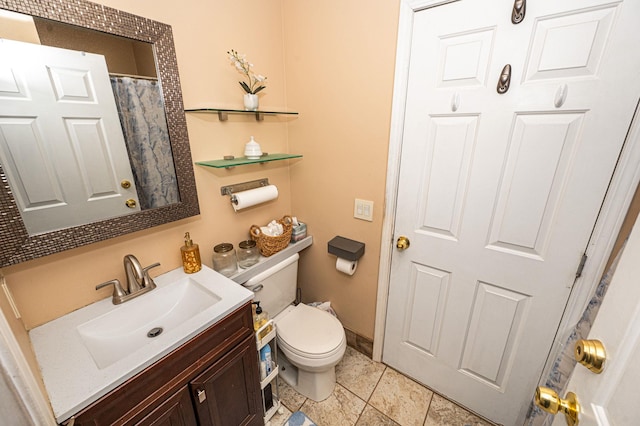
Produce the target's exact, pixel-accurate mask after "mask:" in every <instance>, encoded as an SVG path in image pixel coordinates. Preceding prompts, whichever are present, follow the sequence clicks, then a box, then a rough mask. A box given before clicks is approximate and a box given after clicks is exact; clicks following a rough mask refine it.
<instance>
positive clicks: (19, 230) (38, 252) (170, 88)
mask: <svg viewBox="0 0 640 426" xmlns="http://www.w3.org/2000/svg"><path fill="white" fill-rule="evenodd" d="M0 9H4V10H7V11H12V12H18V13H22V14H25V15H29V16H31V17H34V18H43V19H45V20H49V21H50V22H57V23H62V24H69V25H73V26H77V27H82V28H83V29H86V30H93V31H98V32H100V33H102V34H103V35H104V34H108V35H111V36H114V37H116V38H119V39H121V40H131V41H132V42H134V43H135V44H139V45H143V46H145V45H146V46H149V47H150V49H146V50H147V51H148V52H150V53H151V55H152V56H153V58H152V59H151V64H152V68H155V69H154V70H153V69H152V70H147V71H146V72H145V74H155V75H154V77H157V81H156V82H154V84H156V85H157V86H158V87H159V88H160V99H161V102H162V104H163V106H164V115H165V118H166V128H167V131H168V135H169V143H170V154H171V153H172V154H173V156H172V158H171V157H170V158H169V162H171V161H172V163H173V168H174V169H175V179H176V180H177V191H178V195H177V197H176V198H175V199H174V200H172V201H171V202H170V203H165V204H166V205H162V207H147V208H146V209H145V208H143V209H141V210H140V211H137V212H135V213H131V214H125V215H121V216H118V217H114V218H107V219H104V220H98V221H95V222H92V223H88V224H79V225H75V224H71V225H69V226H67V227H65V228H63V229H58V230H54V231H51V232H43V233H34V232H31V233H29V231H28V230H27V228H26V227H25V223H24V222H23V219H22V217H21V215H20V213H19V209H18V205H17V203H16V199H15V194H16V191H15V190H12V188H11V186H10V179H8V174H7V170H5V169H3V168H2V167H3V165H2V164H0V179H2V189H1V190H0V244H1V245H2V247H1V248H0V267H2V266H8V265H13V264H17V263H20V262H24V261H27V260H31V259H35V258H38V257H41V256H46V255H49V254H53V253H57V252H61V251H64V250H68V249H72V248H75V247H80V246H83V245H86V244H91V243H94V242H98V241H102V240H106V239H109V238H113V237H117V236H121V235H124V234H127V233H130V232H134V231H139V230H142V229H146V228H149V227H153V226H157V225H161V224H164V223H167V222H171V221H175V220H180V219H183V218H186V217H190V216H195V215H197V214H199V207H198V199H197V193H196V187H195V179H194V174H193V163H192V161H191V152H190V149H189V140H188V135H187V129H186V120H185V116H184V108H183V103H182V93H181V90H180V82H179V77H178V68H177V61H176V55H175V49H174V45H173V36H172V32H171V27H170V26H168V25H166V24H162V23H160V22H156V21H153V20H150V19H146V18H142V17H139V16H136V15H132V14H130V13H127V12H123V11H119V10H116V9H112V8H109V7H105V6H102V5H99V4H95V3H91V2H88V1H84V0H21V1H19V2H16V1H12V0H0ZM44 22H47V21H44ZM146 55H147V56H149V54H148V53H147V54H146ZM144 161H148V160H147V159H145V160H144ZM175 201H177V202H175Z"/></svg>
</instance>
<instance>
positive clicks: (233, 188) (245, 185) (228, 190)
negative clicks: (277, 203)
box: [220, 178, 269, 195]
mask: <svg viewBox="0 0 640 426" xmlns="http://www.w3.org/2000/svg"><path fill="white" fill-rule="evenodd" d="M268 185H269V179H267V178H264V179H257V180H251V181H248V182H242V183H234V184H233V185H226V186H221V187H220V194H221V195H233V194H234V193H235V192H242V191H248V190H250V189H256V188H260V187H263V186H268Z"/></svg>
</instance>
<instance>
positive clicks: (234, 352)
mask: <svg viewBox="0 0 640 426" xmlns="http://www.w3.org/2000/svg"><path fill="white" fill-rule="evenodd" d="M263 415H264V413H263V412H262V400H261V395H260V382H259V374H258V365H257V360H256V342H255V336H254V333H253V322H252V318H251V305H250V304H249V303H247V304H245V305H243V306H242V307H240V308H239V309H237V310H236V311H235V312H232V313H231V314H229V315H227V316H226V317H225V318H223V319H222V320H220V321H218V322H217V323H216V324H214V325H213V326H211V327H209V328H208V329H207V330H205V331H203V332H202V333H200V334H199V335H197V336H196V337H194V338H193V339H191V340H189V341H188V342H187V343H185V344H184V345H182V346H181V347H179V348H178V349H176V350H174V351H173V352H171V353H169V354H168V355H166V356H165V357H164V358H162V359H160V360H159V361H158V362H156V363H154V364H152V365H151V366H149V367H147V368H146V369H145V370H143V371H142V372H140V373H138V374H137V375H136V376H134V377H132V378H131V379H129V380H128V381H126V382H125V383H123V384H122V385H121V386H119V387H118V388H116V389H114V390H113V391H111V392H109V393H108V394H107V395H105V396H104V397H102V398H100V399H99V400H98V401H96V402H94V403H93V404H91V405H90V406H89V407H87V408H85V409H84V410H82V411H81V412H80V413H78V414H77V415H76V416H75V423H74V424H75V425H92V426H103V425H104V426H106V425H145V426H150V425H154V426H160V425H167V426H169V425H171V426H178V425H179V426H192V425H193V426H195V425H215V426H236V425H243V426H244V425H262V424H263Z"/></svg>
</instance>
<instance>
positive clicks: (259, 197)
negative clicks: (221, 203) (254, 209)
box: [231, 185, 278, 211]
mask: <svg viewBox="0 0 640 426" xmlns="http://www.w3.org/2000/svg"><path fill="white" fill-rule="evenodd" d="M276 198H278V188H277V187H276V186H275V185H267V186H263V187H260V188H256V189H250V190H248V191H241V192H238V193H236V194H233V196H232V197H231V205H232V206H233V209H234V210H235V211H238V210H241V209H246V208H247V207H251V206H255V205H256V204H260V203H265V202H267V201H271V200H275V199H276Z"/></svg>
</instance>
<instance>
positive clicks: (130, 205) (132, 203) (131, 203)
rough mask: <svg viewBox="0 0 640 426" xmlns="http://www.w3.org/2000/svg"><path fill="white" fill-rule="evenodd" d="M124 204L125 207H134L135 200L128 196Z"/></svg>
mask: <svg viewBox="0 0 640 426" xmlns="http://www.w3.org/2000/svg"><path fill="white" fill-rule="evenodd" d="M125 204H126V205H127V207H129V208H130V209H135V208H136V204H137V203H136V200H134V199H133V198H129V199H128V200H127V201H125Z"/></svg>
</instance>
